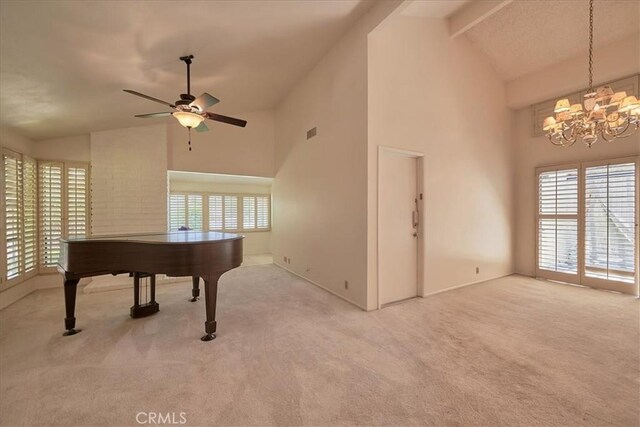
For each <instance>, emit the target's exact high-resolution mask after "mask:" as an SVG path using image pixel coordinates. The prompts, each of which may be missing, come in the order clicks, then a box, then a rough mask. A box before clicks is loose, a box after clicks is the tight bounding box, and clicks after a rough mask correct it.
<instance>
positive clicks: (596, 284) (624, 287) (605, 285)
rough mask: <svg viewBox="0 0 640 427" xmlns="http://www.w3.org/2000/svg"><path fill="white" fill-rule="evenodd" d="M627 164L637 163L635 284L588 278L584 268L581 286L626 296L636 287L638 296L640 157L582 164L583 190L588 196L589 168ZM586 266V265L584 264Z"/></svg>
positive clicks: (584, 230)
mask: <svg viewBox="0 0 640 427" xmlns="http://www.w3.org/2000/svg"><path fill="white" fill-rule="evenodd" d="M625 163H635V165H636V166H635V216H634V218H635V230H634V233H635V242H634V243H635V244H634V254H633V259H634V262H635V276H634V282H633V283H627V282H622V281H618V280H613V279H601V278H597V277H590V276H587V274H586V273H587V272H586V268H584V266H583V268H582V269H581V270H580V284H582V285H585V286H589V287H592V288H600V289H606V290H610V291H615V292H622V293H625V294H628V293H630V292H629V288H630V287H635V293H633V294H634V295H638V294H639V292H640V290H639V289H638V282H639V280H638V279H639V277H640V272H639V271H638V270H640V261H639V260H638V252H639V249H638V240H639V239H638V237H639V236H638V223H639V222H640V220H639V215H640V200H638V199H639V196H640V156H631V157H620V158H616V159H607V160H595V161H590V162H583V163H582V164H581V171H580V172H581V174H582V179H581V181H582V189H583V193H584V194H586V188H585V187H586V170H587V168H591V167H594V166H595V167H597V166H611V165H619V164H625ZM585 208H586V207H585V206H584V204H583V216H582V218H583V222H584V221H585V215H584V209H585ZM586 229H587V227H586V224H583V226H582V227H581V228H580V230H579V231H580V233H581V234H582V243H583V244H582V247H581V248H580V250H581V252H582V256H583V258H584V257H585V256H586V247H585V244H586V240H585V239H586ZM583 264H584V263H583Z"/></svg>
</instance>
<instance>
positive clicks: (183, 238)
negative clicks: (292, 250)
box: [60, 231, 244, 244]
mask: <svg viewBox="0 0 640 427" xmlns="http://www.w3.org/2000/svg"><path fill="white" fill-rule="evenodd" d="M240 239H244V236H243V235H242V234H233V233H221V232H218V231H173V232H170V233H143V234H121V235H111V236H92V237H79V238H69V239H60V241H61V242H66V243H75V242H87V243H90V242H136V243H160V244H162V243H165V244H166V243H207V242H217V241H225V240H240Z"/></svg>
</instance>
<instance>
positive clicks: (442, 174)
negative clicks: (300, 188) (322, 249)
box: [367, 16, 513, 309]
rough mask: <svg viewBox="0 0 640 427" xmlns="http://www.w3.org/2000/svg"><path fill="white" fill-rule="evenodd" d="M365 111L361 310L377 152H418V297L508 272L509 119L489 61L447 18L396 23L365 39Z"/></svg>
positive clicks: (372, 288)
mask: <svg viewBox="0 0 640 427" xmlns="http://www.w3.org/2000/svg"><path fill="white" fill-rule="evenodd" d="M368 108H369V145H368V170H369V179H368V240H369V245H368V259H369V263H368V275H369V292H368V301H367V307H368V308H369V309H373V308H376V307H377V303H378V302H377V238H378V233H377V221H378V218H377V203H378V201H377V186H378V183H377V180H378V147H379V146H387V147H394V148H399V149H404V150H410V151H417V152H421V153H424V174H423V175H424V176H423V180H424V181H423V183H422V184H423V188H424V200H423V215H422V216H423V217H422V224H423V229H422V233H423V246H424V258H423V266H424V283H423V289H422V294H424V295H427V294H430V293H434V292H437V291H441V290H444V289H448V288H452V287H455V286H459V285H464V284H468V283H473V282H478V281H482V280H488V279H490V278H494V277H500V276H504V275H507V274H510V273H512V272H513V265H512V262H513V259H512V241H513V203H512V188H513V187H512V177H513V168H512V165H511V157H512V152H511V143H510V140H509V136H510V117H511V114H510V111H509V110H508V108H507V106H506V95H505V85H504V83H503V82H502V81H501V79H500V78H499V77H498V76H497V74H496V73H495V72H494V71H493V69H492V68H491V66H490V65H489V63H488V62H487V61H486V59H484V57H482V56H481V54H480V53H478V52H477V50H476V49H475V48H474V47H473V46H472V45H471V44H470V42H469V41H468V40H467V39H466V38H465V37H457V38H454V39H452V38H450V37H449V32H448V27H447V22H446V20H443V19H433V18H420V17H408V16H397V17H393V18H391V19H389V20H388V21H386V22H385V23H384V24H383V25H381V26H380V27H379V28H377V29H376V30H375V31H374V32H372V33H371V34H370V36H369V106H368ZM476 267H479V268H480V273H479V274H476ZM419 291H420V289H419Z"/></svg>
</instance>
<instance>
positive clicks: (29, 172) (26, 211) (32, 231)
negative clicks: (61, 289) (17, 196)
mask: <svg viewBox="0 0 640 427" xmlns="http://www.w3.org/2000/svg"><path fill="white" fill-rule="evenodd" d="M22 168H23V186H22V189H23V205H22V206H23V227H24V272H25V273H29V272H32V271H35V269H36V268H37V266H38V166H37V163H36V161H35V160H34V159H32V158H30V157H27V156H23V157H22Z"/></svg>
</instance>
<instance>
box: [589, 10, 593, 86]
mask: <svg viewBox="0 0 640 427" xmlns="http://www.w3.org/2000/svg"><path fill="white" fill-rule="evenodd" d="M592 92H593V0H589V93H592Z"/></svg>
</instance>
